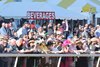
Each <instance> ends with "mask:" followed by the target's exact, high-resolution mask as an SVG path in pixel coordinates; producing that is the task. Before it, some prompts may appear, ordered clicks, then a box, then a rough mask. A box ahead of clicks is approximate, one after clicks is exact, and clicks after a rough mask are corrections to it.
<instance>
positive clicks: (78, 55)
mask: <svg viewBox="0 0 100 67" xmlns="http://www.w3.org/2000/svg"><path fill="white" fill-rule="evenodd" d="M0 57H16V60H15V64H14V67H16V66H17V63H18V58H19V57H59V59H58V63H57V67H60V62H61V58H62V57H99V58H98V61H97V64H96V67H99V63H100V54H0Z"/></svg>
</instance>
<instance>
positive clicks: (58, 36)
mask: <svg viewBox="0 0 100 67" xmlns="http://www.w3.org/2000/svg"><path fill="white" fill-rule="evenodd" d="M13 23H14V21H12V22H11V21H10V22H9V23H5V22H3V23H2V26H1V28H0V53H14V54H15V53H21V54H24V53H25V54H30V53H31V54H34V53H40V54H41V53H43V54H48V53H54V54H57V53H61V54H62V53H64V54H68V53H76V54H80V53H88V54H90V53H100V25H96V26H93V25H92V24H85V25H84V26H82V25H78V26H77V27H75V28H74V31H73V32H71V31H70V32H69V23H68V21H67V20H66V19H64V20H63V21H62V22H61V23H58V24H55V23H53V22H49V23H48V24H47V23H46V22H45V23H43V24H42V25H39V24H35V23H34V21H32V22H31V23H29V22H28V21H27V22H25V23H24V24H23V25H22V27H17V26H16V25H14V24H13ZM72 34H73V35H72ZM33 59H38V58H33V57H27V58H22V57H21V58H19V60H18V63H17V67H25V66H26V67H33V66H34V61H33ZM40 59H41V58H40ZM44 59H47V58H44ZM49 59H50V58H49ZM54 59H55V58H53V59H52V60H54ZM56 59H57V58H56ZM26 60H27V62H26V63H25V61H26ZM42 60H43V59H42ZM56 61H57V60H56ZM56 61H55V63H54V61H52V64H53V65H57V64H56ZM74 61H75V64H74V66H73V62H74ZM14 62H15V58H11V57H10V58H3V57H2V58H0V67H14ZM38 62H39V61H38ZM43 62H44V63H43ZM47 63H50V62H49V60H43V61H42V62H41V64H42V65H40V66H39V63H37V66H38V67H46V65H45V64H47ZM94 63H95V58H94V57H75V58H74V57H64V58H62V59H61V63H60V67H94ZM43 65H44V66H43ZM51 67H55V66H51Z"/></svg>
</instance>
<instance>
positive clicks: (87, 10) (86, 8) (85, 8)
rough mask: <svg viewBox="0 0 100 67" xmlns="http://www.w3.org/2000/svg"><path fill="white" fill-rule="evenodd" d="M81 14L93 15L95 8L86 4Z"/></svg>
mask: <svg viewBox="0 0 100 67" xmlns="http://www.w3.org/2000/svg"><path fill="white" fill-rule="evenodd" d="M82 11H83V12H91V13H95V12H96V8H95V7H94V6H92V5H90V4H88V3H87V4H86V5H85V6H84V7H83V8H82Z"/></svg>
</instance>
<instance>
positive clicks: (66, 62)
mask: <svg viewBox="0 0 100 67" xmlns="http://www.w3.org/2000/svg"><path fill="white" fill-rule="evenodd" d="M69 44H71V42H70V40H65V41H64V42H63V44H62V50H63V53H67V54H68V53H70V50H69ZM71 64H72V58H71V57H63V58H62V60H61V65H60V67H71Z"/></svg>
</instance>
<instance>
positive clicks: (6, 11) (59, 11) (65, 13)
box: [0, 2, 87, 19]
mask: <svg viewBox="0 0 100 67" xmlns="http://www.w3.org/2000/svg"><path fill="white" fill-rule="evenodd" d="M16 8H17V9H16ZM27 11H54V12H55V14H56V18H58V19H60V18H63V19H64V18H67V19H87V18H86V17H85V16H83V15H82V14H80V13H76V12H72V11H70V10H65V9H64V8H61V7H59V6H56V5H50V4H48V3H44V2H42V3H39V2H29V3H28V2H27V3H26V2H11V3H8V4H5V6H4V7H3V8H2V11H1V12H0V15H1V16H5V17H16V18H20V17H26V13H27Z"/></svg>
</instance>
